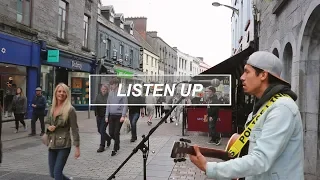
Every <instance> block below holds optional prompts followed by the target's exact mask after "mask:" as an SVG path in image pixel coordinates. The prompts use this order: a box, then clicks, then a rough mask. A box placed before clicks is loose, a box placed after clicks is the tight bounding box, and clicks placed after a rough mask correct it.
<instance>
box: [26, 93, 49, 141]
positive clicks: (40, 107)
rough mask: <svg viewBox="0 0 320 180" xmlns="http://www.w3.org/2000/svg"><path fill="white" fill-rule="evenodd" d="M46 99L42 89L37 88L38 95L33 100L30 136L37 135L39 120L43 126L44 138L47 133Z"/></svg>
mask: <svg viewBox="0 0 320 180" xmlns="http://www.w3.org/2000/svg"><path fill="white" fill-rule="evenodd" d="M46 104H47V101H46V98H45V97H44V96H43V95H42V89H41V88H40V87H37V88H36V95H35V96H34V97H33V99H32V104H31V106H32V108H33V111H32V119H31V133H30V134H29V136H35V135H36V122H37V120H38V119H39V120H40V124H41V134H40V136H42V135H43V134H44V133H45V125H44V116H45V110H46Z"/></svg>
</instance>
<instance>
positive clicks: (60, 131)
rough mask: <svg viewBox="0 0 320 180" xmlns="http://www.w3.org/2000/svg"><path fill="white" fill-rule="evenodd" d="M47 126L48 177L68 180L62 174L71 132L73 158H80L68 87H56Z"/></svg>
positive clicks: (74, 112) (59, 85) (68, 149)
mask: <svg viewBox="0 0 320 180" xmlns="http://www.w3.org/2000/svg"><path fill="white" fill-rule="evenodd" d="M46 124H48V125H49V126H48V128H47V132H46V133H47V135H48V148H49V168H50V176H51V177H52V178H54V179H55V180H65V179H66V180H69V178H67V177H66V176H65V175H64V174H63V173H62V172H63V168H64V166H65V164H66V162H67V159H68V157H69V154H70V151H71V135H70V129H71V130H72V137H73V145H74V146H75V147H76V149H75V154H74V157H75V158H76V159H77V158H79V157H80V147H79V145H80V137H79V129H78V123H77V114H76V111H75V109H74V107H73V106H72V105H71V94H70V90H69V87H68V86H67V85H65V84H63V83H60V84H58V85H57V87H56V89H55V90H54V94H53V98H52V107H51V110H50V111H49V113H48V118H47V120H46Z"/></svg>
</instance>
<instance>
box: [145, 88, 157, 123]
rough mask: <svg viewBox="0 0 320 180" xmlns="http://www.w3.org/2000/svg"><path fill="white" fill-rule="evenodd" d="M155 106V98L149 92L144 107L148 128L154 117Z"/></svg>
mask: <svg viewBox="0 0 320 180" xmlns="http://www.w3.org/2000/svg"><path fill="white" fill-rule="evenodd" d="M155 104H157V100H156V97H154V96H153V95H152V93H151V92H150V93H149V95H147V96H146V105H147V116H148V121H147V123H148V125H149V126H150V125H151V124H152V121H151V120H152V118H153V116H154V111H155V109H156V108H155Z"/></svg>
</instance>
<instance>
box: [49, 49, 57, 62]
mask: <svg viewBox="0 0 320 180" xmlns="http://www.w3.org/2000/svg"><path fill="white" fill-rule="evenodd" d="M47 61H48V62H59V50H48V57H47Z"/></svg>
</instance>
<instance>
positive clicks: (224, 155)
mask: <svg viewBox="0 0 320 180" xmlns="http://www.w3.org/2000/svg"><path fill="white" fill-rule="evenodd" d="M199 149H200V152H201V154H202V155H203V156H205V157H210V158H217V159H221V160H224V161H227V160H230V159H232V157H230V156H229V153H228V152H226V151H224V150H220V149H213V148H212V149H211V148H204V147H199ZM188 154H191V155H196V152H195V151H194V148H193V146H190V147H189V148H188Z"/></svg>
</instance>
